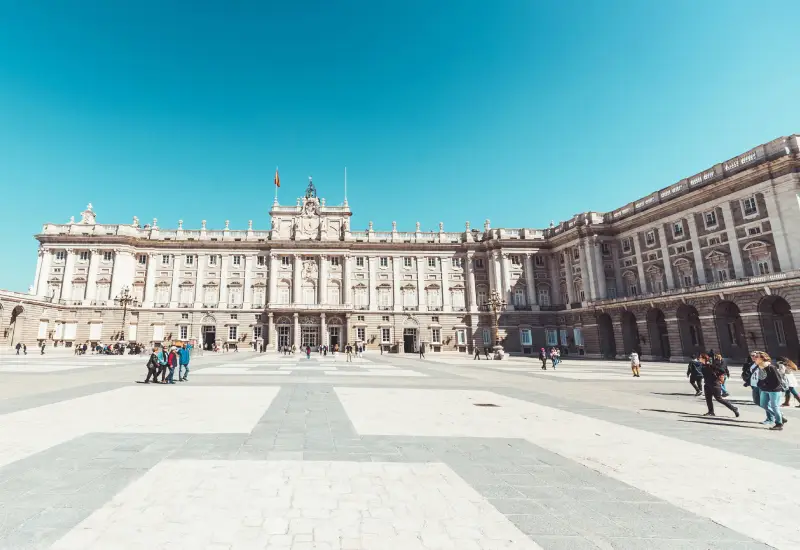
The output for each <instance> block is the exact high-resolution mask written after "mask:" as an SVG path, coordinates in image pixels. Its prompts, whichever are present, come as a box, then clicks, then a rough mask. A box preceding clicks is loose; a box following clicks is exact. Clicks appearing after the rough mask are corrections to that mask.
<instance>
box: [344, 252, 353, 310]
mask: <svg viewBox="0 0 800 550" xmlns="http://www.w3.org/2000/svg"><path fill="white" fill-rule="evenodd" d="M342 261H343V262H344V263H343V265H342V303H343V304H344V305H346V306H352V305H353V284H352V282H351V281H350V277H352V275H351V274H352V272H353V266H352V262H353V257H352V256H350V254H345V255H344V257H343V259H342Z"/></svg>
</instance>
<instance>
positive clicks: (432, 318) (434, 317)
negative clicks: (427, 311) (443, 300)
mask: <svg viewBox="0 0 800 550" xmlns="http://www.w3.org/2000/svg"><path fill="white" fill-rule="evenodd" d="M438 322H439V316H438V315H433V316H432V317H431V323H438Z"/></svg>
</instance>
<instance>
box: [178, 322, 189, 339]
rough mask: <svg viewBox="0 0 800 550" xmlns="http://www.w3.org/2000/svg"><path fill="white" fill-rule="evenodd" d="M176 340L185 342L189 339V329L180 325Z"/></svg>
mask: <svg viewBox="0 0 800 550" xmlns="http://www.w3.org/2000/svg"><path fill="white" fill-rule="evenodd" d="M178 335H179V336H178V338H180V339H181V340H186V339H187V338H188V337H189V327H187V326H186V325H181V326H180V327H178Z"/></svg>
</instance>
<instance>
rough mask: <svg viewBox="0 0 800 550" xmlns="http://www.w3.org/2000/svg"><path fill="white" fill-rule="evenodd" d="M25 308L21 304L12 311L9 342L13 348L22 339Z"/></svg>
mask: <svg viewBox="0 0 800 550" xmlns="http://www.w3.org/2000/svg"><path fill="white" fill-rule="evenodd" d="M24 313H25V308H24V307H22V305H21V304H18V305H16V306H14V308H13V309H12V310H11V317H10V318H9V320H8V341H9V342H10V343H11V345H12V346H15V345H16V344H17V342H19V341H20V340H21V339H22V321H23V318H24Z"/></svg>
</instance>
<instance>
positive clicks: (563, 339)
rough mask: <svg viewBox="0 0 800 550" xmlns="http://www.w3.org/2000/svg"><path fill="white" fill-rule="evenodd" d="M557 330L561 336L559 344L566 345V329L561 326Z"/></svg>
mask: <svg viewBox="0 0 800 550" xmlns="http://www.w3.org/2000/svg"><path fill="white" fill-rule="evenodd" d="M558 332H559V334H560V336H561V345H562V346H564V347H567V331H566V330H564V329H563V328H562V329H561V330H559V331H558Z"/></svg>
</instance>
